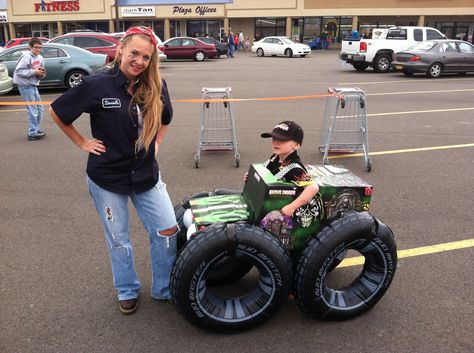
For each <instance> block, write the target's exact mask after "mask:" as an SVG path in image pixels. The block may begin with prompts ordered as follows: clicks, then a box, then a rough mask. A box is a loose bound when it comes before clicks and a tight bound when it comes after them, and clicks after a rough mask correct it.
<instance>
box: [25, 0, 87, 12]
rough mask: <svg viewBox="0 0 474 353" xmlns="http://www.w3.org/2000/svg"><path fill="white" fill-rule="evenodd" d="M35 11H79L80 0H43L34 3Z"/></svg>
mask: <svg viewBox="0 0 474 353" xmlns="http://www.w3.org/2000/svg"><path fill="white" fill-rule="evenodd" d="M34 7H35V12H72V11H79V10H80V6H79V0H50V1H49V2H46V1H45V0H41V1H40V2H36V3H34Z"/></svg>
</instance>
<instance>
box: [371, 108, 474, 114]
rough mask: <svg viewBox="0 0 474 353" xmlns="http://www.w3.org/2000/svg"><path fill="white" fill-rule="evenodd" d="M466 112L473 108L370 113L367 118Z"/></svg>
mask: <svg viewBox="0 0 474 353" xmlns="http://www.w3.org/2000/svg"><path fill="white" fill-rule="evenodd" d="M467 110H474V107H467V108H448V109H428V110H408V111H405V112H386V113H371V114H367V116H389V115H404V114H424V113H442V112H460V111H467Z"/></svg>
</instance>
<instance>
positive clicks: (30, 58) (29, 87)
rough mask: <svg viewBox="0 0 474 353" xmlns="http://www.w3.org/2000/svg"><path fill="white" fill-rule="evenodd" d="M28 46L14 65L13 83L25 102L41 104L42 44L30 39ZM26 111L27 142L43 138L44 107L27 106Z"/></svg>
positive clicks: (44, 72)
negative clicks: (26, 50) (39, 86)
mask: <svg viewBox="0 0 474 353" xmlns="http://www.w3.org/2000/svg"><path fill="white" fill-rule="evenodd" d="M29 46H30V51H29V52H25V53H24V54H23V55H22V57H21V58H20V60H19V61H18V63H17V65H16V68H15V71H14V72H13V83H14V84H16V85H18V90H19V91H20V95H21V98H22V99H23V100H24V101H25V102H41V97H40V94H39V92H38V85H39V82H40V79H42V78H44V76H45V75H46V70H45V69H44V59H43V57H42V56H41V54H40V53H41V48H42V47H43V42H41V40H39V39H38V38H32V39H31V40H30V42H29ZM26 110H27V111H28V133H27V137H28V140H29V141H32V140H39V139H41V138H43V137H44V136H45V135H46V133H45V132H44V131H43V130H41V129H40V124H41V121H42V120H43V113H44V107H43V106H42V105H41V104H38V105H36V104H29V105H27V106H26Z"/></svg>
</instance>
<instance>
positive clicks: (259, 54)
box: [257, 48, 264, 56]
mask: <svg viewBox="0 0 474 353" xmlns="http://www.w3.org/2000/svg"><path fill="white" fill-rule="evenodd" d="M263 55H264V53H263V49H262V48H258V49H257V56H263Z"/></svg>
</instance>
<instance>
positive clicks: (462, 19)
mask: <svg viewBox="0 0 474 353" xmlns="http://www.w3.org/2000/svg"><path fill="white" fill-rule="evenodd" d="M0 5H1V2H0ZM5 5H6V8H4V9H1V8H0V22H2V26H0V35H1V39H3V41H5V42H6V41H8V40H9V39H11V38H15V37H30V36H41V37H49V38H53V37H54V36H56V35H58V34H63V33H67V32H70V31H73V30H77V29H93V30H101V31H104V32H121V31H124V30H125V29H126V28H128V27H130V26H133V25H147V26H150V27H153V29H154V30H155V32H156V33H157V34H158V35H159V36H160V37H161V38H162V39H167V38H170V37H175V36H185V35H187V36H194V35H203V34H208V35H210V36H213V37H216V38H219V36H220V35H222V34H223V33H226V32H229V31H232V32H238V31H242V32H243V33H244V35H245V37H247V36H248V37H249V38H250V39H251V40H253V39H254V38H256V39H258V38H261V37H264V36H267V35H286V36H289V37H292V38H298V40H303V41H308V40H311V39H313V38H314V37H315V36H318V35H320V33H322V32H327V33H328V37H329V38H331V40H332V42H333V43H338V42H340V40H341V38H343V37H345V36H346V35H348V34H349V33H350V32H351V31H352V30H358V31H359V32H360V33H361V34H370V32H371V29H372V28H381V27H389V26H394V25H424V26H431V27H435V28H438V29H439V30H441V32H443V33H444V34H446V35H447V36H448V37H450V38H467V39H468V40H469V41H471V42H472V41H474V39H473V32H474V0H384V1H381V2H379V3H374V2H373V1H371V0H359V1H356V2H355V1H353V0H332V1H327V0H209V1H208V0H201V1H200V0H175V1H173V0H6V3H5ZM5 5H4V6H5ZM374 6H375V7H374ZM377 6H378V7H377Z"/></svg>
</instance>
